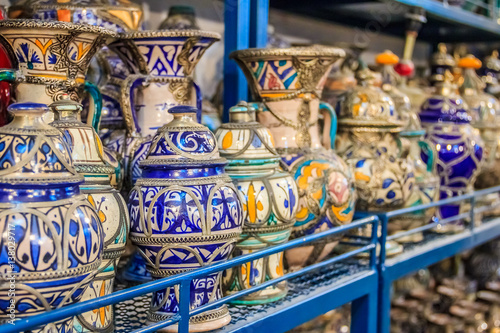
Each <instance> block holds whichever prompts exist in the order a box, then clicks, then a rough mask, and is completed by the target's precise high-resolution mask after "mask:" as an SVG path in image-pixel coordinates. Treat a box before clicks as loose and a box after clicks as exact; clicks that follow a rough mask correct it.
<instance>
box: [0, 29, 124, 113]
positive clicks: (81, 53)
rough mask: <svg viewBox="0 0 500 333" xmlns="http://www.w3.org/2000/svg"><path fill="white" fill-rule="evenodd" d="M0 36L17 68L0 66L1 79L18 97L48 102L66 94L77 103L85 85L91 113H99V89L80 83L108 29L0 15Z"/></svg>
mask: <svg viewBox="0 0 500 333" xmlns="http://www.w3.org/2000/svg"><path fill="white" fill-rule="evenodd" d="M0 35H1V36H2V37H3V38H2V39H0V43H1V44H2V46H3V47H4V48H5V49H6V50H7V52H8V53H9V55H10V59H11V61H12V63H13V64H14V68H16V69H17V71H13V70H5V69H4V70H1V71H0V73H1V76H0V79H1V80H3V81H12V82H14V86H15V96H16V100H17V101H18V102H19V101H21V102H22V101H33V100H35V101H36V102H39V103H44V104H50V103H52V102H55V101H57V100H60V99H61V98H62V96H63V95H65V94H67V95H69V96H70V98H71V99H72V100H74V101H77V102H81V100H82V99H83V96H84V90H87V91H89V92H90V94H91V95H92V96H93V99H94V104H93V112H96V113H99V112H100V106H99V104H100V103H99V102H100V93H99V90H98V89H97V87H95V86H94V85H92V84H90V83H85V73H86V71H87V68H88V65H89V63H90V59H91V58H92V57H93V56H94V55H95V53H96V52H97V50H99V49H100V48H101V46H103V45H104V44H105V43H106V42H109V41H110V40H111V39H112V36H113V35H114V33H113V32H112V31H110V30H106V29H104V28H100V27H93V26H88V25H77V24H72V23H64V22H45V21H39V20H4V21H0ZM48 120H51V119H48Z"/></svg>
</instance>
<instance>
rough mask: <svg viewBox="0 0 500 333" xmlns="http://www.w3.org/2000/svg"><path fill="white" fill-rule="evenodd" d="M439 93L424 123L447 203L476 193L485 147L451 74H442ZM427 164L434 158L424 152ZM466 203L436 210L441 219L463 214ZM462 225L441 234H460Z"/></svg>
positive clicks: (437, 87)
mask: <svg viewBox="0 0 500 333" xmlns="http://www.w3.org/2000/svg"><path fill="white" fill-rule="evenodd" d="M436 79H437V80H441V81H436V84H435V92H434V95H433V96H432V97H430V98H429V99H428V100H427V101H426V102H425V103H424V104H423V105H422V108H421V111H420V115H419V116H420V120H421V121H422V125H423V126H424V127H425V129H426V130H427V134H426V135H425V139H426V140H428V141H429V142H431V143H432V145H433V146H434V147H435V149H436V151H437V171H438V175H439V177H440V179H441V184H440V199H447V198H451V197H454V196H458V195H461V194H465V193H468V192H470V191H472V190H473V185H474V182H475V180H476V177H477V175H478V174H479V171H480V167H481V162H482V160H483V143H482V140H481V138H480V137H479V136H478V135H476V134H475V132H474V129H473V128H472V126H471V125H470V122H471V116H470V114H469V113H468V112H467V110H466V109H465V108H466V105H465V103H464V102H463V100H462V99H461V97H460V96H458V95H457V94H455V93H454V90H455V88H454V86H453V85H452V84H451V83H450V82H451V73H449V72H448V71H446V72H445V73H444V74H442V75H441V74H440V76H439V77H438V78H436ZM422 157H423V160H424V161H428V159H429V158H430V156H428V155H427V154H426V153H425V152H422ZM466 208H467V203H466V202H460V203H455V204H450V205H443V206H440V207H439V208H438V209H437V210H436V216H437V217H438V218H439V219H445V218H450V217H452V216H455V215H457V214H459V213H462V212H464V211H465V209H466ZM462 228H463V225H462V224H461V222H460V221H458V222H454V223H451V224H447V225H444V226H442V228H441V229H439V230H438V231H442V232H447V231H452V232H453V231H457V230H461V229H462Z"/></svg>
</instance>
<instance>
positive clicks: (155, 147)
mask: <svg viewBox="0 0 500 333" xmlns="http://www.w3.org/2000/svg"><path fill="white" fill-rule="evenodd" d="M197 111H198V109H197V108H195V107H193V106H188V105H178V106H174V107H172V108H171V109H170V110H168V112H169V113H170V114H171V115H173V116H174V119H173V120H172V121H171V122H169V123H168V124H166V125H164V126H163V127H161V128H160V129H158V131H157V132H156V134H155V136H154V138H153V140H152V142H151V148H150V149H149V152H148V155H147V157H146V159H145V160H143V161H141V162H140V165H141V167H142V168H156V167H161V168H163V169H169V168H171V169H174V168H179V167H189V166H193V167H194V166H203V167H205V166H215V165H225V164H226V159H224V158H221V157H220V154H219V149H218V147H217V140H216V139H215V136H214V134H213V133H212V132H211V131H210V130H209V129H208V128H207V127H206V126H204V125H201V124H199V123H197V122H196V112H197Z"/></svg>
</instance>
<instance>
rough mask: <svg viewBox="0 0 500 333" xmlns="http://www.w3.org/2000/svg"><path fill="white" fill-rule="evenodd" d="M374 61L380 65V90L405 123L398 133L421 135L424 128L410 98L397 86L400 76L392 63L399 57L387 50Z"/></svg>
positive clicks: (397, 60) (396, 62) (408, 135)
mask: <svg viewBox="0 0 500 333" xmlns="http://www.w3.org/2000/svg"><path fill="white" fill-rule="evenodd" d="M375 61H376V63H377V64H378V65H381V66H382V71H381V72H382V90H383V91H384V92H385V93H387V94H388V95H389V96H390V97H391V98H392V100H393V101H394V106H395V108H396V112H397V113H398V114H399V117H400V119H401V120H402V121H403V122H404V124H405V125H404V129H403V131H402V132H401V133H400V135H402V136H407V137H419V136H422V135H423V134H425V130H423V129H422V125H421V124H420V119H419V118H418V115H417V113H416V112H415V111H414V109H413V108H412V105H411V101H410V98H409V97H408V95H406V94H405V93H403V92H402V91H401V90H399V89H398V87H397V86H398V84H399V83H400V82H401V77H400V76H399V74H398V73H397V72H396V71H395V70H394V65H396V64H398V62H399V57H398V56H397V55H395V54H394V53H392V52H391V51H388V50H387V51H385V52H383V53H380V54H378V55H377V57H376V58H375Z"/></svg>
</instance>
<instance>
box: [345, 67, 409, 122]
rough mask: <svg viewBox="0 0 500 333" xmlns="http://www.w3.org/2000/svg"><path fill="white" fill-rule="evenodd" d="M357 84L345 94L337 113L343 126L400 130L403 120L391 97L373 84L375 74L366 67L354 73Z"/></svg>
mask: <svg viewBox="0 0 500 333" xmlns="http://www.w3.org/2000/svg"><path fill="white" fill-rule="evenodd" d="M356 78H357V79H358V82H359V85H358V86H356V87H355V88H353V89H352V90H351V91H349V92H348V93H347V94H346V98H345V100H344V101H343V103H342V107H341V110H340V115H339V124H340V125H341V126H340V128H339V129H341V130H342V128H343V127H355V128H358V129H362V128H368V127H370V128H379V129H385V130H390V131H396V132H398V131H401V129H402V128H403V126H404V122H403V121H402V120H401V118H400V116H399V114H398V113H397V112H396V108H395V105H394V101H393V99H392V98H391V97H390V96H389V95H388V94H387V93H385V92H384V91H382V89H380V88H378V87H376V86H375V85H374V80H375V75H374V73H373V72H372V71H370V70H369V69H368V68H364V69H361V70H359V71H358V72H357V73H356Z"/></svg>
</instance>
